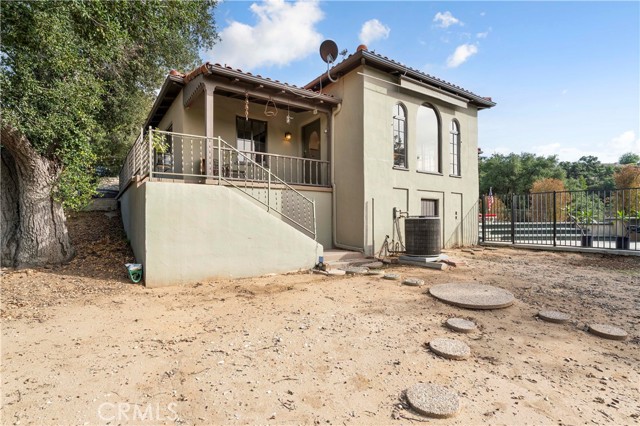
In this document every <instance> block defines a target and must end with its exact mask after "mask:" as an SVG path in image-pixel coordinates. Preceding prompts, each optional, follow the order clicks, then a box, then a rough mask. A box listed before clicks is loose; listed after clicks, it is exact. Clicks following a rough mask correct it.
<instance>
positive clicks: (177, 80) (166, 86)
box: [144, 74, 184, 129]
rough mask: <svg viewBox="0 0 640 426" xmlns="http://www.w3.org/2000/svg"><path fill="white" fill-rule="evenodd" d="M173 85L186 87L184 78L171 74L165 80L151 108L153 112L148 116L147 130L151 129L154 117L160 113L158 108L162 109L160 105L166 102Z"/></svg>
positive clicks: (145, 125)
mask: <svg viewBox="0 0 640 426" xmlns="http://www.w3.org/2000/svg"><path fill="white" fill-rule="evenodd" d="M172 84H178V85H180V86H184V78H183V77H182V76H179V75H171V74H169V75H167V77H166V78H165V79H164V82H163V83H162V87H161V88H160V92H158V96H156V100H155V101H154V102H153V106H152V107H151V111H149V114H148V115H147V119H146V120H145V122H144V128H145V129H146V128H147V127H149V125H150V124H151V121H152V119H153V116H154V115H155V114H156V112H157V111H158V108H159V107H160V104H161V103H162V101H163V100H164V98H165V96H166V95H167V92H168V91H169V89H170V87H171V85H172Z"/></svg>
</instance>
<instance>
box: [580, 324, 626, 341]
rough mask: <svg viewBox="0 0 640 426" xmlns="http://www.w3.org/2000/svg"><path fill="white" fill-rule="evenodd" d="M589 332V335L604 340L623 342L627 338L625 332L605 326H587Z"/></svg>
mask: <svg viewBox="0 0 640 426" xmlns="http://www.w3.org/2000/svg"><path fill="white" fill-rule="evenodd" d="M589 331H590V332H591V334H595V335H596V336H600V337H604V338H605V339H611V340H624V339H626V338H627V332H626V331H624V330H623V329H621V328H618V327H614V326H612V325H607V324H589Z"/></svg>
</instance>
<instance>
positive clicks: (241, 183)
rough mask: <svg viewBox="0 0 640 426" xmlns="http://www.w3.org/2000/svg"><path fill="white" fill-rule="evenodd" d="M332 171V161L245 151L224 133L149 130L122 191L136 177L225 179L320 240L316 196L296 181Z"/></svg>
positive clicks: (125, 171)
mask: <svg viewBox="0 0 640 426" xmlns="http://www.w3.org/2000/svg"><path fill="white" fill-rule="evenodd" d="M159 148H160V149H159ZM163 151H164V152H163ZM145 160H146V161H145ZM298 160H299V161H298ZM269 165H271V168H269ZM274 166H275V170H272V169H273V167H274ZM328 172H329V167H328V162H322V161H318V160H311V159H305V158H295V157H286V156H281V155H276V154H267V153H262V152H252V151H240V150H238V149H236V148H235V147H233V146H231V145H229V144H228V143H227V142H225V141H224V140H223V139H222V138H220V137H214V138H207V137H205V136H197V135H188V134H181V133H175V132H165V131H160V130H153V129H149V131H148V132H147V134H146V135H145V136H144V137H143V136H139V137H138V138H137V139H136V142H135V143H134V146H133V147H132V148H131V150H130V151H129V154H128V155H127V159H126V160H125V163H124V165H123V167H122V170H121V171H120V192H122V191H124V189H125V187H126V185H128V183H129V182H130V181H131V178H132V177H134V176H141V177H145V176H149V177H150V178H152V179H153V178H165V179H175V180H178V179H179V180H183V181H185V182H189V183H211V184H218V185H222V184H224V185H228V186H232V187H233V188H236V189H237V190H239V191H240V192H242V193H243V194H244V195H246V196H248V197H250V198H251V199H253V200H255V201H256V202H258V203H260V204H261V205H263V206H264V207H266V209H267V211H268V212H270V213H272V214H274V215H276V216H278V217H280V218H281V219H282V220H284V221H285V222H287V223H289V224H290V225H291V226H293V227H294V228H296V229H299V230H300V231H302V232H304V233H306V234H307V235H309V236H310V237H312V238H314V239H315V238H316V212H315V201H314V200H311V199H309V198H308V197H306V196H305V195H303V194H302V193H300V192H299V191H297V190H296V189H294V188H293V187H291V185H290V183H294V184H296V183H299V184H302V185H304V184H306V185H316V186H317V185H320V184H321V183H323V182H324V181H325V180H326V181H328ZM285 179H286V180H285ZM287 180H289V182H287Z"/></svg>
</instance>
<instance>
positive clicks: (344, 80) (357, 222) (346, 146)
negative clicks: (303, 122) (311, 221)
mask: <svg viewBox="0 0 640 426" xmlns="http://www.w3.org/2000/svg"><path fill="white" fill-rule="evenodd" d="M359 70H360V68H358V69H356V70H355V71H352V72H350V73H349V74H347V75H345V76H343V77H341V78H340V79H339V80H338V82H337V83H333V84H331V85H329V86H327V87H326V88H325V89H324V92H325V93H329V94H332V95H334V96H336V97H338V98H340V99H342V108H341V109H340V111H339V112H337V114H336V115H335V119H334V120H335V121H334V136H333V138H334V141H333V149H334V150H335V152H334V155H333V161H334V182H335V188H334V191H335V198H336V240H337V241H336V243H338V244H341V245H347V246H351V247H354V248H362V246H363V241H364V232H365V231H364V223H365V222H364V219H365V214H366V207H365V198H364V179H365V175H364V161H363V158H364V154H363V148H364V145H363V142H364V133H363V122H364V111H363V80H362V76H360V75H358V71H359Z"/></svg>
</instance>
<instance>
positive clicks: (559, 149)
mask: <svg viewBox="0 0 640 426" xmlns="http://www.w3.org/2000/svg"><path fill="white" fill-rule="evenodd" d="M533 152H534V153H536V154H537V155H544V156H545V157H546V156H549V155H557V156H558V158H559V159H560V161H578V160H579V159H580V157H582V156H586V155H592V156H594V157H598V160H600V162H602V163H616V162H617V161H618V159H619V158H620V156H621V155H622V154H624V153H626V152H640V138H639V137H637V136H636V134H635V132H634V131H633V130H627V131H626V132H623V133H621V134H620V135H618V136H616V137H613V138H611V140H610V141H608V142H606V143H596V144H590V145H589V148H583V147H577V146H567V145H565V144H560V143H550V144H546V145H537V146H534V147H533Z"/></svg>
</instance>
